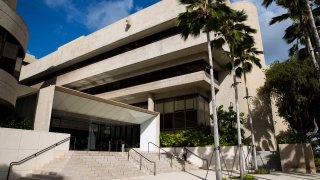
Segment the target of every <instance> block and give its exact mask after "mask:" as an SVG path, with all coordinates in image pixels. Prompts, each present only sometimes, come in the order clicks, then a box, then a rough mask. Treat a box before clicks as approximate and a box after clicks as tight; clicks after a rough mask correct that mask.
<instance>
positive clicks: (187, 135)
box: [160, 130, 213, 147]
mask: <svg viewBox="0 0 320 180" xmlns="http://www.w3.org/2000/svg"><path fill="white" fill-rule="evenodd" d="M160 143H161V146H162V147H195V146H206V145H213V135H211V134H207V133H205V132H203V131H200V130H187V131H182V132H180V133H176V134H169V133H160Z"/></svg>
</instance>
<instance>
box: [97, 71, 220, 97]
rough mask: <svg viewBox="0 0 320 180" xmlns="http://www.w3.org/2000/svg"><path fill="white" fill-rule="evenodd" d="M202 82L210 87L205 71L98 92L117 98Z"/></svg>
mask: <svg viewBox="0 0 320 180" xmlns="http://www.w3.org/2000/svg"><path fill="white" fill-rule="evenodd" d="M197 83H198V84H199V83H200V84H202V85H203V86H207V88H210V77H209V76H208V75H207V74H206V73H205V72H203V71H200V72H195V73H191V74H187V75H182V76H177V77H173V78H169V79H164V80H160V81H155V82H151V83H147V84H142V85H137V86H133V87H128V88H124V89H120V90H116V91H111V92H107V93H102V94H98V95H97V96H98V97H101V98H104V99H111V98H117V97H122V96H127V95H135V94H141V93H150V92H151V93H154V92H157V93H158V92H160V91H161V92H163V91H165V90H169V89H170V88H171V89H172V88H179V87H180V88H183V87H187V86H189V85H192V84H197ZM215 86H216V89H219V86H218V84H217V82H216V84H215Z"/></svg>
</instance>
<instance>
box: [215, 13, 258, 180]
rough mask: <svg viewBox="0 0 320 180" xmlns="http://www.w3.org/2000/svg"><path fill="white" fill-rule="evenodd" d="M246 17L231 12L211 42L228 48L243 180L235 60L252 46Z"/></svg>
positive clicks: (221, 23)
mask: <svg viewBox="0 0 320 180" xmlns="http://www.w3.org/2000/svg"><path fill="white" fill-rule="evenodd" d="M247 19H248V16H247V15H246V13H245V12H244V11H236V10H233V11H232V12H231V13H229V14H228V15H227V16H224V17H223V19H221V21H220V22H219V24H218V27H219V28H218V29H216V36H217V39H215V40H213V46H214V47H216V48H220V49H222V47H223V45H224V44H227V45H228V46H229V50H228V51H224V53H225V55H226V57H227V59H229V62H228V64H229V66H230V67H231V72H232V77H233V84H232V87H233V88H234V95H235V106H236V108H235V110H236V113H237V126H238V127H237V134H238V148H239V154H240V155H239V164H240V177H241V179H243V175H244V156H243V155H242V152H243V150H242V137H241V123H240V109H239V92H238V84H239V83H240V82H238V81H237V77H236V64H235V63H236V60H237V57H238V56H239V53H238V52H239V50H240V49H244V45H245V44H246V43H247V42H252V43H251V44H253V45H254V38H253V36H252V34H254V33H256V30H255V29H253V28H251V27H250V26H248V25H246V24H245V21H246V20H247Z"/></svg>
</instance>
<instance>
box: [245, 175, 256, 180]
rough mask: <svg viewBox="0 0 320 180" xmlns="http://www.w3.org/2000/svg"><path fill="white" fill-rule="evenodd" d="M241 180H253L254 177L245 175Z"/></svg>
mask: <svg viewBox="0 0 320 180" xmlns="http://www.w3.org/2000/svg"><path fill="white" fill-rule="evenodd" d="M243 179H244V180H247V179H255V177H254V176H253V175H252V174H245V175H244V176H243Z"/></svg>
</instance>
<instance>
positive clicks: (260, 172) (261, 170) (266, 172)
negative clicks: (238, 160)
mask: <svg viewBox="0 0 320 180" xmlns="http://www.w3.org/2000/svg"><path fill="white" fill-rule="evenodd" d="M254 173H255V174H270V171H269V170H268V169H263V168H259V169H257V170H255V171H254Z"/></svg>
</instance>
